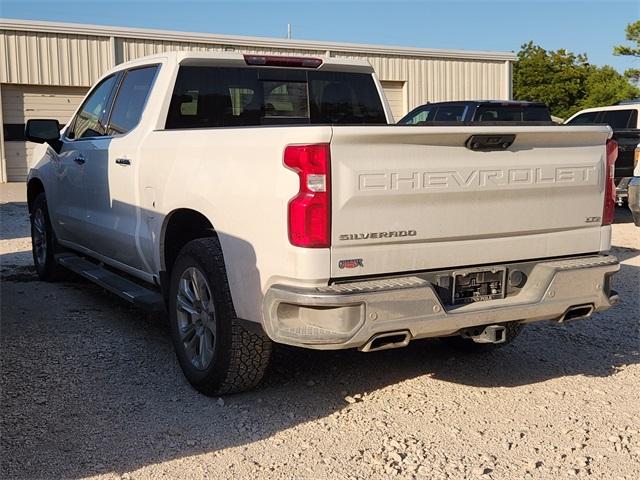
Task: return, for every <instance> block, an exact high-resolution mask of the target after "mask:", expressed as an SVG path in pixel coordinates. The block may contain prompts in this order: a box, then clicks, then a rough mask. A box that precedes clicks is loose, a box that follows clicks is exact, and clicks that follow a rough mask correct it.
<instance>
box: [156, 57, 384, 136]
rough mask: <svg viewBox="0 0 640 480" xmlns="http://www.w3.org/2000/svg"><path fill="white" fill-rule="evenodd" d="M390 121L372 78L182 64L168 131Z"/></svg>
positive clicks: (326, 73) (299, 71)
mask: <svg viewBox="0 0 640 480" xmlns="http://www.w3.org/2000/svg"><path fill="white" fill-rule="evenodd" d="M386 123H387V119H386V116H385V114H384V109H383V107H382V102H381V100H380V95H379V94H378V90H377V88H376V85H375V83H374V80H373V76H372V75H371V74H366V73H344V72H322V71H312V70H293V69H283V68H281V69H271V68H249V67H248V68H225V67H206V66H182V67H180V71H179V73H178V78H177V80H176V84H175V87H174V91H173V96H172V99H171V105H170V107H169V114H168V116H167V123H166V128H199V127H225V126H253V125H288V124H338V125H362V124H386Z"/></svg>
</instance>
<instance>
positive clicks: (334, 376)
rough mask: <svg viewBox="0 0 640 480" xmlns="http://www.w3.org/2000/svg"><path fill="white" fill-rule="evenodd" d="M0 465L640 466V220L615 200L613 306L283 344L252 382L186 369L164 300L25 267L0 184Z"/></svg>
mask: <svg viewBox="0 0 640 480" xmlns="http://www.w3.org/2000/svg"><path fill="white" fill-rule="evenodd" d="M0 189H2V190H0V200H2V201H3V203H2V205H0V214H1V230H0V232H1V233H0V260H1V263H2V270H1V275H2V284H1V288H2V290H1V291H2V306H1V308H2V309H1V315H2V323H1V328H2V330H1V360H2V364H1V369H2V376H1V387H2V392H1V416H2V419H1V420H2V424H1V435H2V438H1V450H0V462H1V463H0V477H2V478H3V479H10V478H29V479H33V478H46V479H50V478H61V477H64V478H79V477H82V478H86V477H90V478H100V479H107V478H109V479H111V478H131V479H157V478H195V479H197V478H212V479H213V478H215V479H218V478H220V479H222V478H234V479H257V478H276V479H318V478H331V479H348V478H357V479H387V478H391V477H393V478H425V479H445V478H451V479H458V478H483V479H489V478H493V479H526V478H536V479H537V478H544V479H557V478H565V477H590V478H606V479H628V480H637V479H638V478H640V409H639V408H638V407H639V406H640V395H639V393H640V388H639V385H640V333H639V318H640V305H639V303H640V299H639V297H640V286H639V285H640V281H639V277H640V273H639V272H640V229H636V228H635V227H634V226H633V224H632V223H630V222H631V219H630V215H628V213H627V211H626V210H623V209H618V212H617V213H618V214H619V215H618V216H619V218H618V223H617V224H616V225H615V226H614V240H613V243H614V245H615V247H614V249H613V252H614V254H616V255H617V256H618V257H619V258H620V259H621V260H622V261H623V265H622V270H621V272H620V273H619V274H618V276H617V277H616V280H617V281H616V283H615V287H616V289H617V290H619V291H620V293H621V295H622V301H621V303H620V304H619V305H617V306H616V307H615V308H613V309H612V310H609V311H608V312H606V313H603V314H598V315H596V316H594V317H593V318H591V319H589V320H584V321H579V322H575V323H570V324H567V325H560V326H558V325H552V324H549V323H545V324H536V325H532V326H529V327H528V328H526V329H525V331H524V332H523V334H522V335H521V336H520V337H519V338H518V339H517V340H516V341H515V342H514V343H513V344H511V345H509V346H507V347H505V348H503V349H501V350H499V351H497V352H495V353H492V354H487V355H459V354H457V353H453V352H452V351H450V350H447V348H446V347H444V346H443V345H442V344H441V343H440V342H438V341H437V340H427V341H416V342H412V343H411V344H410V346H409V347H407V348H405V349H400V350H392V351H386V352H379V353H370V354H362V353H358V352H352V351H347V352H338V353H332V352H324V353H323V352H310V351H304V350H297V349H291V348H281V349H279V350H278V351H277V352H276V358H275V361H274V365H273V368H272V371H271V373H270V375H269V376H268V378H267V380H266V384H265V385H264V386H263V387H262V388H261V389H259V390H256V391H253V392H250V393H246V394H241V395H235V396H231V397H226V398H224V400H222V399H210V398H206V397H204V396H202V395H199V394H198V393H196V392H195V391H194V390H193V389H191V388H190V387H189V385H188V384H187V383H186V382H185V380H184V378H183V377H182V374H181V373H180V370H179V367H178V365H177V363H176V360H175V358H174V354H173V351H172V347H171V343H170V340H169V334H168V327H167V324H166V322H165V320H164V319H163V318H157V317H155V318H154V317H150V316H148V315H146V314H144V313H142V312H139V311H136V310H134V309H132V308H131V307H129V305H128V304H126V303H125V302H123V301H121V300H119V299H118V298H116V297H114V296H112V295H109V294H107V293H105V292H104V291H102V290H101V289H100V288H98V287H96V286H94V285H92V284H90V283H87V282H85V281H82V280H77V281H74V282H67V283H58V284H46V283H42V282H39V281H38V280H37V279H36V276H35V273H34V272H33V269H32V268H31V260H30V252H29V249H30V243H29V240H28V238H27V236H28V224H27V220H26V208H25V205H24V201H23V200H22V198H23V195H24V193H23V190H22V189H20V188H19V187H15V186H14V187H12V188H11V189H9V187H7V186H0Z"/></svg>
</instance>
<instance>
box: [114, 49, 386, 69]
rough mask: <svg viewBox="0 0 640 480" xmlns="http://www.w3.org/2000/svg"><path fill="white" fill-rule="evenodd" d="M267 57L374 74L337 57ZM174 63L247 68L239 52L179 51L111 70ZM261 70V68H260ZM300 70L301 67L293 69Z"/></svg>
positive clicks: (366, 65) (355, 61) (360, 64)
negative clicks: (316, 61)
mask: <svg viewBox="0 0 640 480" xmlns="http://www.w3.org/2000/svg"><path fill="white" fill-rule="evenodd" d="M252 55H253V56H261V55H260V54H252ZM264 56H266V57H293V58H295V57H299V58H305V57H306V58H319V59H320V60H322V65H320V66H319V67H318V68H317V69H313V70H338V71H349V72H366V73H373V71H374V70H373V67H372V66H371V64H370V63H369V62H367V61H366V60H358V59H350V58H335V57H319V56H314V55H297V54H296V55H264ZM167 61H168V62H174V63H177V64H181V65H202V64H217V65H221V66H247V63H246V62H245V58H244V55H243V54H242V53H237V52H192V51H188V50H179V51H174V52H164V53H157V54H154V55H148V56H146V57H140V58H136V59H135V60H130V61H128V62H125V63H121V64H119V65H117V66H116V67H114V68H113V69H111V71H110V72H109V73H111V72H114V71H119V70H124V69H127V68H131V67H137V66H140V65H145V64H150V63H165V62H167ZM258 68H260V67H258ZM272 68H291V67H272ZM293 68H299V67H293Z"/></svg>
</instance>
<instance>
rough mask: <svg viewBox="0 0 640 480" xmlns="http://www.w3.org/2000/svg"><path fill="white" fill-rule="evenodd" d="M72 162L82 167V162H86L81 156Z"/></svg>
mask: <svg viewBox="0 0 640 480" xmlns="http://www.w3.org/2000/svg"><path fill="white" fill-rule="evenodd" d="M73 161H74V162H76V163H77V164H78V165H84V162H86V160H85V159H84V155H82V154H80V155H78V156H77V157H76V158H74V159H73Z"/></svg>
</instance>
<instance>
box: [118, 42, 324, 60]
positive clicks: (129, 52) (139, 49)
mask: <svg viewBox="0 0 640 480" xmlns="http://www.w3.org/2000/svg"><path fill="white" fill-rule="evenodd" d="M177 50H187V51H198V52H220V51H224V50H232V51H236V52H242V53H261V54H267V55H268V54H273V55H296V54H297V55H300V54H301V53H303V54H304V55H316V56H324V54H325V53H326V52H325V51H324V50H302V49H284V48H269V49H266V48H247V47H240V46H237V45H212V44H208V43H189V42H170V41H162V40H143V39H136V38H118V39H116V52H117V56H118V59H119V60H121V61H123V62H127V61H129V60H133V59H136V58H140V57H144V56H145V55H152V54H154V53H162V52H172V51H177Z"/></svg>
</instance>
